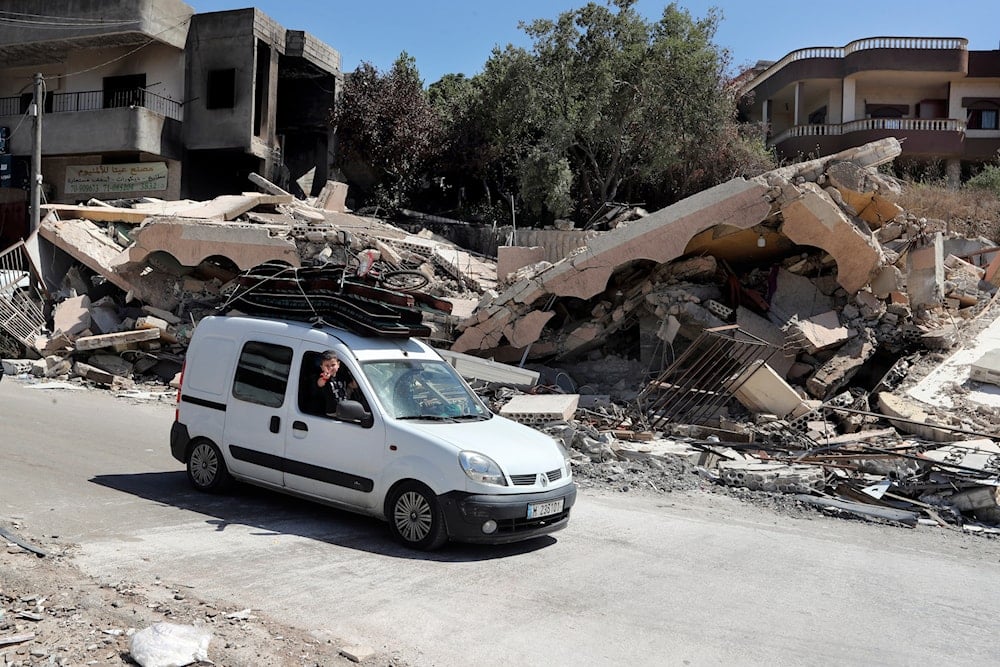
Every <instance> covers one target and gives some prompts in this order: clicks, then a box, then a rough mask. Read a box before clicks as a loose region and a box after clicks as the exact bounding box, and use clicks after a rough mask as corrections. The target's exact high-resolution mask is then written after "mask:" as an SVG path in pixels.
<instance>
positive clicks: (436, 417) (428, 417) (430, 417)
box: [396, 415, 455, 422]
mask: <svg viewBox="0 0 1000 667" xmlns="http://www.w3.org/2000/svg"><path fill="white" fill-rule="evenodd" d="M396 419H424V420H427V421H433V422H453V421H455V418H454V417H447V416H445V415H406V416H404V417H396Z"/></svg>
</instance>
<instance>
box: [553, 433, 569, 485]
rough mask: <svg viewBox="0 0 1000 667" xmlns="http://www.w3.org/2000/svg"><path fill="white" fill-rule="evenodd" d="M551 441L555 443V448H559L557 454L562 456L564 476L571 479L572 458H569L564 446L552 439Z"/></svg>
mask: <svg viewBox="0 0 1000 667" xmlns="http://www.w3.org/2000/svg"><path fill="white" fill-rule="evenodd" d="M552 440H553V442H555V443H556V447H558V448H559V453H560V454H562V457H563V465H564V466H565V468H566V476H567V477H572V476H573V464H572V457H571V456H570V453H569V450H568V449H566V446H565V445H563V444H562V443H561V442H559V441H558V440H556V439H555V438H553V439H552Z"/></svg>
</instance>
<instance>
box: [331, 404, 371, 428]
mask: <svg viewBox="0 0 1000 667" xmlns="http://www.w3.org/2000/svg"><path fill="white" fill-rule="evenodd" d="M336 415H337V419H339V420H340V421H345V422H351V423H352V424H360V425H361V426H363V427H364V428H371V426H372V424H374V423H375V418H374V417H372V413H370V412H368V411H367V410H365V408H364V406H363V405H361V403H360V402H358V401H340V402H339V403H337V413H336Z"/></svg>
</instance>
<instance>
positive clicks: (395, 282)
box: [382, 271, 430, 292]
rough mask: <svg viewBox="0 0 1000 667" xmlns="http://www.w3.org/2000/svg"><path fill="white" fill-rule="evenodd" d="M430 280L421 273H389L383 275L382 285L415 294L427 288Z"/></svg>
mask: <svg viewBox="0 0 1000 667" xmlns="http://www.w3.org/2000/svg"><path fill="white" fill-rule="evenodd" d="M429 282H430V279H429V278H428V277H427V276H425V275H424V274H422V273H420V271H389V272H387V273H384V274H382V285H383V286H385V287H388V288H389V289H394V290H397V291H399V292H413V291H415V290H419V289H423V288H425V287H427V284H428V283H429Z"/></svg>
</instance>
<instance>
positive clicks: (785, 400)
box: [727, 360, 810, 419]
mask: <svg viewBox="0 0 1000 667" xmlns="http://www.w3.org/2000/svg"><path fill="white" fill-rule="evenodd" d="M727 388H728V389H729V391H731V392H732V393H733V396H734V397H735V398H736V400H738V401H739V402H740V403H741V404H742V405H743V406H744V407H745V408H747V409H748V410H750V411H751V412H766V413H770V414H774V415H777V416H778V417H779V418H781V419H784V418H786V417H788V418H794V417H797V416H799V415H801V414H804V413H806V412H808V411H809V409H810V408H809V406H808V405H806V403H805V401H803V400H802V397H801V396H799V394H798V392H796V391H795V390H794V389H793V388H792V387H791V386H790V385H789V384H788V383H787V382H785V380H784V379H783V378H781V377H780V376H779V375H778V374H777V372H775V371H774V369H772V368H771V367H770V366H768V365H767V364H766V363H764V362H762V361H759V360H758V361H755V362H754V363H752V364H750V365H749V366H747V367H746V368H745V369H743V371H742V372H741V373H740V374H739V375H737V376H736V377H735V378H733V379H732V380H730V381H729V382H728V383H727Z"/></svg>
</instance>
